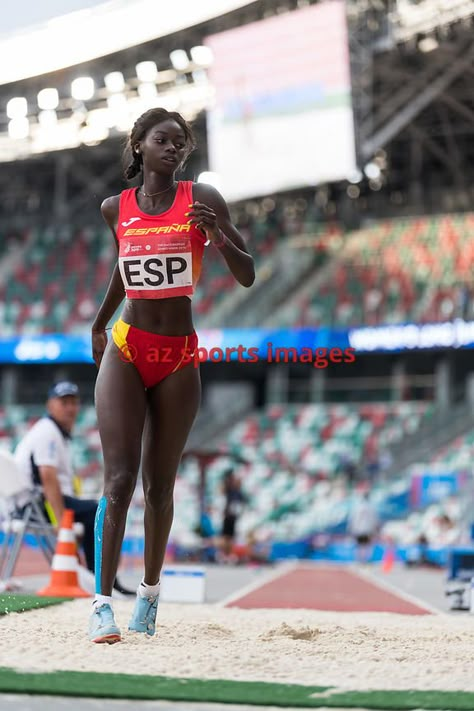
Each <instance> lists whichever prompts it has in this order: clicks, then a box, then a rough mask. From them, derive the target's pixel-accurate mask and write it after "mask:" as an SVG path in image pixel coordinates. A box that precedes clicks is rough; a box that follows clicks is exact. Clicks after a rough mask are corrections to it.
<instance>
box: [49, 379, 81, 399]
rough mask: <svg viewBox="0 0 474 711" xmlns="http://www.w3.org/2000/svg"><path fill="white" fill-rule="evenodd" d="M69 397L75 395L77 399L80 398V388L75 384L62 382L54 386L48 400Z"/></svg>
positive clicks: (66, 381)
mask: <svg viewBox="0 0 474 711" xmlns="http://www.w3.org/2000/svg"><path fill="white" fill-rule="evenodd" d="M67 395H75V396H76V397H79V388H78V387H77V385H76V384H75V383H71V382H69V381H68V380H62V381H61V382H60V383H56V385H53V387H52V388H51V389H50V391H49V393H48V398H50V397H66V396H67Z"/></svg>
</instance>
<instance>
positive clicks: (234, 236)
mask: <svg viewBox="0 0 474 711" xmlns="http://www.w3.org/2000/svg"><path fill="white" fill-rule="evenodd" d="M193 197H194V202H193V205H192V208H190V209H189V212H188V213H187V216H189V217H190V218H191V220H190V222H191V223H193V224H195V225H197V226H198V227H200V228H201V229H202V230H203V231H204V232H205V233H206V236H207V238H208V239H209V240H210V241H211V242H214V243H215V244H216V246H217V247H218V249H219V250H220V251H221V252H222V255H223V257H224V259H225V261H226V262H227V265H228V267H229V269H230V271H231V272H232V274H233V275H234V276H235V278H236V279H237V281H238V282H239V283H240V284H242V286H252V284H253V283H254V281H255V266H254V261H253V257H252V256H251V255H250V254H249V252H248V250H247V245H246V244H245V240H244V238H243V237H242V235H241V234H240V232H239V231H238V229H237V228H236V227H235V226H234V225H233V224H232V221H231V218H230V214H229V208H228V207H227V203H226V201H225V200H224V198H223V197H222V195H221V194H220V193H219V192H218V191H217V190H216V189H215V188H213V187H212V186H211V185H205V184H204V183H196V184H195V185H193Z"/></svg>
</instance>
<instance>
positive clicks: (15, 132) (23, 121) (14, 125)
mask: <svg viewBox="0 0 474 711" xmlns="http://www.w3.org/2000/svg"><path fill="white" fill-rule="evenodd" d="M29 134H30V122H29V121H28V119H27V118H26V117H25V116H23V117H20V118H15V119H12V120H11V121H9V123H8V135H9V136H10V138H12V139H13V140H14V141H20V140H21V139H23V138H28V136H29Z"/></svg>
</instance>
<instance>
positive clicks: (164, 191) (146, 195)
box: [142, 181, 175, 197]
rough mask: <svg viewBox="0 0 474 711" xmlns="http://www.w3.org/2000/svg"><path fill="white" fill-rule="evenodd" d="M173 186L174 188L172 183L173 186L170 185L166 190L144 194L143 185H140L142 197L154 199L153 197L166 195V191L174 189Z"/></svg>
mask: <svg viewBox="0 0 474 711" xmlns="http://www.w3.org/2000/svg"><path fill="white" fill-rule="evenodd" d="M174 186H175V182H174V181H173V185H170V186H169V187H168V188H166V190H160V191H159V192H158V193H146V192H145V191H144V190H143V185H142V195H143V196H144V197H155V195H163V193H167V192H168V190H171V188H174Z"/></svg>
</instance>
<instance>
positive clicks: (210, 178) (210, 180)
mask: <svg viewBox="0 0 474 711" xmlns="http://www.w3.org/2000/svg"><path fill="white" fill-rule="evenodd" d="M197 181H198V183H206V184H207V185H212V186H213V187H214V188H216V190H221V186H222V180H221V177H220V175H218V174H217V173H213V172H211V171H209V170H205V171H204V172H203V173H201V174H200V175H199V177H198V179H197Z"/></svg>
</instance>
